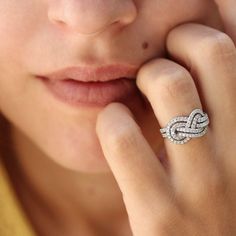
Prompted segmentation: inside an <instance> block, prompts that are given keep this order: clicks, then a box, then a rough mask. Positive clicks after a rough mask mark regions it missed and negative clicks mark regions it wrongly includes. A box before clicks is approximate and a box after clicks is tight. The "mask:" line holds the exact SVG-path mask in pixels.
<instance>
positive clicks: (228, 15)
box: [214, 0, 236, 42]
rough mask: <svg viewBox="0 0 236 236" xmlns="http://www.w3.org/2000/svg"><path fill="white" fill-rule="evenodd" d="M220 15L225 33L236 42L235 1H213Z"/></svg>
mask: <svg viewBox="0 0 236 236" xmlns="http://www.w3.org/2000/svg"><path fill="white" fill-rule="evenodd" d="M214 1H215V2H216V4H217V5H218V8H219V11H220V13H221V16H222V19H223V23H224V26H225V31H226V33H227V34H228V35H230V36H231V38H232V39H233V41H234V42H236V1H235V0H214Z"/></svg>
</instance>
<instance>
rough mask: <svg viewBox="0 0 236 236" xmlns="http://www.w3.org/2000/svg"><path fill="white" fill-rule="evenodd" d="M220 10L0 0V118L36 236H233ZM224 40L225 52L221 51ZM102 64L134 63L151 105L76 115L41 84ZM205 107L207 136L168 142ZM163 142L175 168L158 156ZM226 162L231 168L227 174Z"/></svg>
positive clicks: (227, 58) (193, 1)
mask: <svg viewBox="0 0 236 236" xmlns="http://www.w3.org/2000/svg"><path fill="white" fill-rule="evenodd" d="M157 3H158V4H157ZM217 4H219V9H220V14H221V15H219V13H218V12H217V8H216V5H215V2H213V1H210V0H209V1H206V0H188V4H187V6H186V1H185V0H180V1H178V4H177V5H176V3H175V1H174V0H169V1H149V0H136V1H132V0H124V1H118V0H117V1H116V0H113V1H106V2H105V1H96V2H93V1H88V0H81V1H75V0H74V1H72V0H70V1H68V0H67V1H65V0H61V1H55V0H42V1H36V0H33V1H32V0H23V1H16V0H8V1H1V3H0V22H1V23H0V35H2V36H1V38H0V51H1V55H0V69H1V72H2V73H1V79H0V109H1V112H2V114H3V116H4V117H6V119H7V120H8V121H9V124H10V131H9V134H10V137H11V141H12V147H14V152H13V153H14V155H12V156H11V159H10V160H8V161H7V162H8V163H10V162H12V164H11V165H10V164H8V166H11V167H8V169H9V172H10V173H11V174H12V177H13V178H12V179H13V184H14V187H15V188H16V190H17V193H18V197H19V199H20V200H21V202H22V205H23V206H24V207H25V211H26V212H27V214H28V216H29V218H30V219H31V221H32V225H33V226H34V228H35V230H36V231H37V233H38V234H39V235H78V233H80V234H81V235H84V236H89V235H132V234H133V235H135V236H139V235H158V234H160V235H183V233H185V234H186V235H234V231H235V229H234V228H233V227H232V225H233V222H232V221H230V220H229V219H234V218H235V217H234V216H233V215H230V214H232V213H230V212H232V211H229V209H232V207H235V203H234V202H233V201H232V199H233V195H234V192H233V190H232V189H233V187H232V186H233V181H232V179H233V174H231V173H233V171H232V169H230V168H226V167H231V168H232V167H233V166H234V165H235V164H234V163H233V161H232V160H233V153H234V152H233V148H232V147H233V146H234V143H233V141H232V140H234V138H235V137H233V134H232V133H231V132H227V136H226V135H225V136H224V137H223V138H224V140H221V138H220V137H221V134H222V127H223V126H224V128H225V129H226V130H229V131H230V130H231V129H232V127H233V126H234V125H233V124H234V122H235V119H236V112H235V109H234V108H233V101H234V99H235V86H236V85H235V82H234V81H233V77H235V70H234V68H235V62H236V57H235V47H234V44H233V42H232V39H233V40H234V39H236V37H235V33H234V31H233V27H232V26H234V25H235V22H236V21H235V20H234V18H233V14H232V13H231V9H232V6H233V5H235V3H233V1H232V2H231V3H230V1H224V2H223V1H218V2H217ZM114 6H116V7H114ZM29 9H30V10H29ZM83 9H87V11H85V10H83ZM88 16H89V17H88ZM157 16H158V17H157ZM86 19H87V20H86ZM117 21H118V23H116V24H113V23H114V22H117ZM222 21H223V22H222ZM188 22H195V23H200V24H201V25H198V24H187V25H186V24H185V23H188ZM222 23H224V26H225V28H223V26H222ZM183 24H184V25H183ZM179 25H181V26H179ZM203 25H207V26H208V27H206V26H203ZM177 26H179V27H177ZM213 28H214V29H213ZM224 30H225V31H226V33H228V35H230V37H231V39H230V37H229V36H227V37H226V35H225V34H222V33H220V31H224ZM219 35H220V36H219ZM222 35H223V36H222ZM219 37H221V38H222V39H223V40H222V41H223V43H222V44H220V45H223V46H222V47H223V49H225V48H227V50H228V51H226V50H218V51H217V48H218V49H219V48H221V47H219V46H217V45H218V44H219V42H220V40H217V39H219ZM205 39H206V40H205ZM113 44H114V45H115V46H114V45H113ZM211 45H213V46H215V47H212V46H211ZM165 48H167V51H165ZM196 48H199V49H202V50H194V49H196ZM123 52H125V53H123ZM167 55H168V57H167ZM164 58H169V59H164ZM98 61H99V62H100V63H101V62H106V63H112V62H127V63H131V64H135V65H139V66H140V70H139V73H138V74H137V86H138V88H139V89H140V91H141V92H142V93H143V95H144V96H145V97H146V98H145V99H146V100H147V101H149V102H150V103H148V102H147V101H146V100H145V99H144V100H145V102H146V105H145V107H143V106H139V105H137V104H135V103H132V102H130V103H129V106H128V107H127V106H124V105H122V104H117V103H114V104H110V105H108V106H107V107H106V108H101V107H100V108H81V109H78V108H77V109H75V108H72V107H70V106H68V105H65V104H62V103H60V102H59V101H56V100H55V99H54V98H52V96H51V95H50V94H48V93H47V91H46V90H45V88H44V87H43V86H42V84H41V83H40V82H39V81H38V80H36V79H35V74H40V73H47V72H48V71H52V70H57V69H60V68H63V67H66V66H70V65H80V64H82V63H84V64H86V63H97V62H98ZM219 61H220V62H221V63H219ZM180 64H181V65H182V66H181V65H180ZM190 65H191V68H190ZM180 75H181V76H180ZM195 84H196V85H195ZM181 91H182V92H181ZM183 91H184V92H183ZM215 94H222V95H221V96H219V97H216V96H215ZM6 98H7V99H6ZM16 98H17V99H16ZM203 105H204V110H206V111H207V113H208V114H209V116H210V118H211V127H210V129H209V132H208V133H207V135H205V136H204V137H202V138H199V139H194V140H191V141H190V142H189V143H188V144H185V145H181V146H177V145H174V144H172V143H170V142H169V141H168V140H165V143H163V139H162V137H161V136H160V134H159V132H158V129H159V128H160V127H164V126H165V125H166V123H167V122H168V121H169V120H170V119H171V118H173V117H174V116H177V115H179V114H183V113H184V114H189V113H190V112H191V110H192V109H193V108H195V107H196V106H197V107H199V108H201V107H203ZM222 106H223V107H224V106H225V107H227V109H226V111H224V117H223V119H222ZM223 121H224V122H225V123H226V124H227V126H226V125H223V123H222V122H223ZM140 130H141V131H142V133H141V132H140ZM153 130H156V131H157V132H155V134H154V132H153ZM216 141H217V143H216ZM137 144H138V145H137ZM223 144H228V146H229V148H228V149H227V152H226V151H225V150H224V146H223ZM163 145H165V148H166V150H167V154H168V160H169V163H168V170H166V169H165V168H164V167H163V166H162V165H161V164H160V163H159V161H158V160H157V158H156V156H157V155H159V151H160V150H161V148H162V146H163ZM228 146H227V147H228ZM124 147H125V148H124ZM213 147H214V148H213ZM212 150H213V151H212ZM224 151H225V152H224ZM199 153H200V154H201V155H199ZM189 157H191V158H189ZM222 157H224V159H227V160H229V161H228V162H230V160H231V162H230V163H225V162H224V164H223V165H221V164H222V163H223V160H222V159H223V158H222ZM139 160H140V162H139ZM216 160H217V161H216ZM218 160H219V161H218ZM140 163H142V165H140ZM233 164H234V165H233ZM220 166H223V167H222V168H220ZM131 170H132V171H131ZM42 173H43V174H42ZM193 173H194V174H193ZM189 179H191V182H189V181H188V180H189ZM234 179H235V177H234ZM202 183H204V185H203V184H202ZM225 183H227V184H225ZM143 186H146V187H145V189H144V187H143ZM224 186H227V187H228V186H230V187H229V188H227V190H228V189H229V190H231V191H227V193H228V192H229V193H231V194H226V191H225V187H224ZM186 189H188V191H186ZM206 189H208V190H209V189H210V190H212V191H206ZM180 193H181V194H180ZM173 196H175V198H174V200H173ZM226 196H227V198H226ZM213 197H215V198H213ZM199 199H200V200H199ZM212 199H214V201H213V200H212ZM226 200H227V201H226ZM225 202H227V204H225ZM210 203H211V204H210ZM221 203H224V204H221ZM233 203H234V204H233ZM230 204H231V205H230ZM222 205H225V207H222V208H220V207H219V206H222ZM217 206H218V207H217ZM219 208H220V209H219ZM213 209H214V211H213ZM126 211H127V212H128V214H127V213H126ZM183 212H184V213H185V214H183ZM206 213H207V214H206ZM111 219H112V221H111ZM186 220H187V221H188V222H189V224H186V223H183V222H186ZM200 221H201V222H204V224H202V225H201V224H200V223H199V222H200ZM108 222H109V223H108ZM129 223H130V224H129ZM144 225H145V227H143V226H144ZM186 225H187V226H188V228H187V227H186ZM206 225H208V226H209V225H210V226H212V227H208V228H207V229H206V227H205V226H206ZM214 225H215V227H214ZM216 226H219V227H216ZM226 230H228V231H227V232H226ZM173 232H174V233H173Z"/></svg>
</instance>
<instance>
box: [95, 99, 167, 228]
mask: <svg viewBox="0 0 236 236" xmlns="http://www.w3.org/2000/svg"><path fill="white" fill-rule="evenodd" d="M96 131H97V134H98V137H99V141H100V143H101V147H102V150H103V152H104V155H105V157H106V160H107V162H108V164H109V166H110V168H111V170H112V172H113V174H114V176H115V178H116V180H117V183H118V185H119V187H120V189H121V191H122V193H123V198H124V201H125V205H126V207H127V210H128V214H129V215H130V217H131V221H132V220H133V221H140V223H141V222H143V224H142V225H140V227H143V225H145V221H148V220H150V217H152V218H153V217H154V216H153V213H152V212H155V214H156V215H155V218H157V217H158V212H159V213H160V212H161V211H162V210H161V209H163V207H164V206H165V205H166V203H167V202H169V199H170V187H169V186H170V185H169V183H168V178H167V175H166V173H165V171H164V168H163V167H162V165H161V164H160V162H159V160H158V159H157V157H156V156H155V153H154V152H153V151H152V149H151V148H150V146H149V144H148V143H147V141H146V140H145V138H144V137H143V135H142V133H141V129H140V128H139V127H138V125H137V123H136V122H135V121H134V119H133V117H132V115H131V112H130V111H129V110H128V108H127V107H125V106H124V105H122V104H119V103H113V104H110V105H108V106H107V107H106V108H105V109H104V110H103V111H102V112H101V113H100V114H99V116H98V119H97V124H96ZM146 224H148V222H146ZM146 226H147V225H146Z"/></svg>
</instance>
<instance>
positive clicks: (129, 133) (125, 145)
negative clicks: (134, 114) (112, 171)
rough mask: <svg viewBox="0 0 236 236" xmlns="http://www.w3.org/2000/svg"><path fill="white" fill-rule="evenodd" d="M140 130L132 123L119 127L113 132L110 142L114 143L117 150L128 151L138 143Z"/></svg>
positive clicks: (114, 148)
mask: <svg viewBox="0 0 236 236" xmlns="http://www.w3.org/2000/svg"><path fill="white" fill-rule="evenodd" d="M137 132H138V130H137V129H136V128H135V127H134V125H132V124H126V125H122V127H117V128H116V130H115V131H114V132H113V134H112V135H111V136H110V137H109V144H110V145H112V147H113V150H114V151H116V152H118V153H119V152H124V150H126V151H128V150H129V149H130V148H131V147H134V146H137V145H138V140H137Z"/></svg>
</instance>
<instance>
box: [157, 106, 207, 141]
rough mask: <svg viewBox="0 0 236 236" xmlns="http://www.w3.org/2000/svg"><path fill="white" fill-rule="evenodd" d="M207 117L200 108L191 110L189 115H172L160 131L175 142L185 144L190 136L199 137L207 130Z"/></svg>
mask: <svg viewBox="0 0 236 236" xmlns="http://www.w3.org/2000/svg"><path fill="white" fill-rule="evenodd" d="M208 124H209V118H208V115H207V114H206V113H204V112H203V111H202V110H201V109H195V110H193V111H192V112H191V113H190V115H189V116H177V117H174V118H173V119H172V120H171V121H170V122H169V123H168V124H167V126H166V127H165V128H161V129H160V132H161V134H162V136H163V137H164V138H168V139H170V140H171V141H172V142H173V143H175V144H185V143H187V142H188V141H189V140H190V139H191V138H196V137H201V136H203V135H204V134H206V132H207V128H208Z"/></svg>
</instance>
